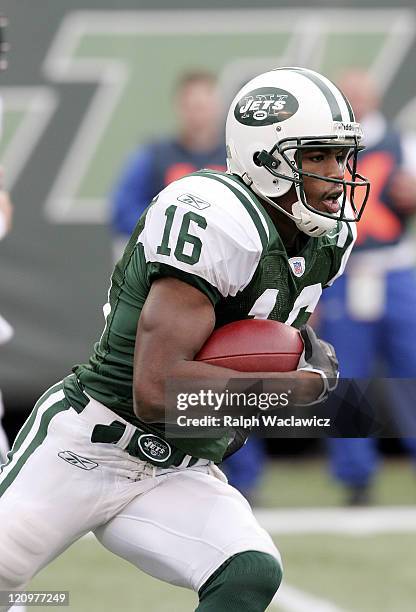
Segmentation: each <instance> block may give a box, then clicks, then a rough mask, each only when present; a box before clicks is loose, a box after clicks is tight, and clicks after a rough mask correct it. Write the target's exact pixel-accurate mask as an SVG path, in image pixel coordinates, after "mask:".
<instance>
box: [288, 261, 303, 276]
mask: <svg viewBox="0 0 416 612" xmlns="http://www.w3.org/2000/svg"><path fill="white" fill-rule="evenodd" d="M289 265H290V267H291V268H292V271H293V274H294V275H295V276H302V274H303V273H304V272H305V258H304V257H291V258H290V259H289Z"/></svg>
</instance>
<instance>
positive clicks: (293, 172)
mask: <svg viewBox="0 0 416 612" xmlns="http://www.w3.org/2000/svg"><path fill="white" fill-rule="evenodd" d="M362 136H363V133H362V130H361V127H360V125H359V124H358V123H356V122H355V118H354V113H353V110H352V108H351V105H350V103H349V102H348V100H347V99H346V97H345V96H344V94H343V93H342V92H341V91H340V90H339V89H338V88H337V87H336V86H335V85H334V84H333V83H332V82H331V81H329V80H328V79H327V78H326V77H324V76H322V75H321V74H319V73H317V72H314V71H313V70H307V69H305V68H296V67H292V68H279V69H277V70H272V71H270V72H266V73H264V74H261V75H259V76H257V77H255V78H254V79H252V80H251V81H249V82H248V83H247V84H246V85H244V87H243V88H242V89H240V91H239V92H238V94H237V95H236V96H235V98H234V100H233V102H232V103H231V107H230V110H229V112H228V117H227V124H226V144H227V166H228V171H229V172H232V173H233V174H237V175H238V176H240V177H241V178H242V179H243V181H244V182H245V183H246V185H248V186H249V187H250V188H251V189H252V190H253V191H254V192H255V193H256V194H257V195H258V196H260V198H263V199H264V200H266V201H267V202H269V203H270V204H271V205H272V206H274V207H275V208H277V209H278V210H280V211H281V212H283V213H284V214H285V215H287V216H288V217H290V218H291V219H292V220H293V221H294V222H295V224H296V226H297V227H298V229H299V230H301V231H302V232H305V233H306V234H308V235H310V236H323V235H325V234H328V233H329V232H331V231H332V230H333V229H335V227H336V224H337V221H339V220H341V221H349V222H353V221H354V222H355V221H359V219H360V218H361V215H362V212H363V209H364V206H365V204H366V202H367V199H368V194H369V190H370V184H369V181H368V180H367V179H365V178H364V177H362V176H361V175H359V174H358V173H357V154H358V152H359V151H360V150H361V149H362V148H363V147H362V146H360V142H361V139H362ZM317 144H319V147H317ZM324 147H336V148H337V149H338V148H345V149H346V153H347V156H346V158H347V157H348V158H349V161H348V170H349V173H350V175H351V176H350V178H349V179H336V178H328V177H325V176H321V175H319V174H312V173H308V172H305V171H304V170H303V169H302V150H305V149H308V148H309V149H311V148H313V149H316V148H324ZM304 176H310V177H313V178H317V179H321V180H324V181H326V182H329V183H334V187H335V186H337V187H339V185H341V186H342V190H343V195H342V200H340V209H339V211H338V212H337V213H329V212H328V213H325V212H321V211H318V210H316V209H315V208H313V207H312V206H310V205H309V204H308V202H307V198H306V195H305V190H304V185H303V177H304ZM292 185H294V186H295V189H296V194H297V201H296V202H295V203H294V204H293V205H292V212H291V213H290V212H288V211H287V210H285V209H284V208H283V207H282V206H280V205H279V203H278V202H279V197H281V196H282V195H284V194H286V193H287V192H288V191H289V189H290V188H291V187H292ZM359 187H363V188H364V189H365V192H364V194H363V197H362V198H361V203H360V204H359V205H356V202H355V201H354V195H355V192H356V190H357V189H358V188H359ZM347 189H349V192H350V193H349V194H348V193H347ZM347 196H348V197H349V200H348V198H347ZM349 203H350V204H351V206H349ZM351 209H352V210H351Z"/></svg>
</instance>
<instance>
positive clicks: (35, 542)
mask: <svg viewBox="0 0 416 612" xmlns="http://www.w3.org/2000/svg"><path fill="white" fill-rule="evenodd" d="M78 416H79V415H78V414H77V413H76V412H75V411H74V410H73V409H72V408H71V407H70V406H69V403H68V401H67V400H66V399H65V397H64V393H63V391H62V387H61V386H60V385H59V384H58V385H56V386H55V387H53V388H52V389H51V390H49V392H47V393H46V394H45V395H44V396H43V398H41V400H39V402H38V403H37V404H36V406H35V409H34V410H33V412H32V414H31V415H30V417H29V418H28V420H27V421H26V423H25V424H24V426H23V427H22V429H21V430H20V432H19V434H18V436H17V437H16V440H15V442H14V444H13V447H12V453H11V455H9V460H8V462H7V463H6V464H5V465H4V466H3V467H2V471H1V474H0V525H1V530H0V551H1V553H0V586H1V587H3V588H18V587H20V586H22V585H24V584H25V583H26V582H27V581H28V580H30V578H31V577H32V576H33V575H35V574H36V573H37V572H38V571H39V569H41V568H42V567H43V566H44V565H45V564H46V563H47V562H48V561H50V560H51V559H52V558H54V557H55V556H56V555H57V554H58V553H59V552H60V551H62V550H64V549H65V548H66V547H67V546H68V545H69V544H70V543H71V542H73V541H74V540H75V539H77V538H78V537H80V536H81V535H82V534H83V533H85V532H86V531H89V530H90V529H91V527H92V526H95V525H96V524H97V523H96V520H97V516H96V514H97V510H96V505H97V502H98V500H99V498H100V489H101V488H102V485H103V483H102V475H101V474H99V473H98V470H86V469H79V468H77V467H76V466H75V465H74V464H73V463H70V462H68V461H67V460H66V459H65V458H68V456H69V455H68V451H67V449H71V450H77V448H75V449H74V442H73V440H78V444H81V443H82V442H81V440H82V437H83V435H84V429H85V426H84V425H83V423H82V422H81V421H80V419H78ZM97 467H98V465H97Z"/></svg>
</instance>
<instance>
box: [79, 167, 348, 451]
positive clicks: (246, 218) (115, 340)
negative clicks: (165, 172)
mask: <svg viewBox="0 0 416 612" xmlns="http://www.w3.org/2000/svg"><path fill="white" fill-rule="evenodd" d="M353 226H354V224H348V223H345V222H342V223H341V222H340V223H338V227H337V228H336V230H335V231H334V232H333V233H332V234H331V235H329V236H324V237H322V238H309V240H307V241H305V244H304V246H303V248H302V249H301V250H300V252H299V253H297V254H296V256H292V257H289V256H288V254H287V252H286V249H285V246H284V244H283V242H282V240H281V238H280V236H279V233H278V230H277V228H276V227H275V225H274V224H273V222H272V220H271V218H270V217H269V215H268V213H267V212H266V210H265V209H264V207H263V206H262V204H261V202H260V201H259V199H258V198H256V196H255V195H254V194H253V192H252V191H250V190H249V189H248V188H247V187H246V186H245V185H244V183H243V182H242V181H241V180H240V179H239V178H238V177H237V176H235V175H231V174H227V173H222V172H217V171H211V170H202V171H200V172H196V173H194V174H191V175H189V176H186V177H184V178H182V179H179V180H178V181H175V182H174V183H172V184H170V185H169V186H168V187H166V188H165V189H164V190H163V191H162V192H161V193H160V194H159V195H158V196H157V197H156V198H155V200H154V201H153V202H152V204H151V205H150V206H149V207H148V208H147V210H146V211H145V212H144V214H143V215H142V217H141V218H140V220H139V222H138V224H137V226H136V228H135V230H134V232H133V235H132V236H131V239H130V241H129V243H128V245H127V247H126V249H125V252H124V254H123V257H122V258H121V260H120V261H119V262H118V263H117V265H116V267H115V270H114V272H113V275H112V278H111V285H110V289H109V295H108V302H107V304H106V305H105V306H104V315H105V319H106V323H105V328H104V331H103V333H102V335H101V338H100V340H99V341H98V342H97V343H96V344H95V347H94V352H93V355H92V356H91V358H90V360H89V363H88V364H83V365H77V366H75V368H74V369H73V371H74V372H75V374H76V376H77V378H78V380H79V382H80V383H81V384H82V385H83V387H84V388H85V390H86V392H87V393H88V394H89V395H91V396H92V397H94V398H95V399H97V400H98V401H100V402H102V403H103V404H105V405H106V406H107V407H108V408H110V409H111V410H113V411H114V412H115V413H117V414H118V415H120V416H122V417H123V418H124V419H126V420H127V421H129V422H131V423H133V424H134V425H140V427H142V428H144V429H148V430H150V431H155V427H152V426H149V425H148V424H145V423H142V422H141V421H139V420H138V419H137V417H136V416H135V414H134V411H133V397H132V384H133V358H134V346H135V339H136V330H137V324H138V320H139V318H140V313H141V310H142V307H143V304H144V302H145V300H146V298H147V295H148V293H149V291H150V287H151V285H152V282H153V281H154V280H155V279H157V278H161V277H166V276H173V277H175V278H178V279H180V280H182V281H185V282H186V283H189V284H191V285H193V286H194V287H197V288H198V289H199V290H200V291H202V292H203V293H205V294H206V295H207V296H208V298H209V299H210V300H211V302H212V305H213V307H214V309H215V316H216V326H217V327H220V326H222V325H224V324H226V323H229V322H231V321H237V320H240V319H247V318H260V319H273V320H276V321H281V322H284V323H286V324H288V325H293V326H295V327H299V326H300V325H302V324H304V323H306V321H307V320H308V318H309V316H310V315H311V313H312V312H313V310H314V308H315V306H316V304H317V302H318V300H319V297H320V295H321V293H322V290H323V288H324V287H326V286H328V285H330V284H332V282H333V281H334V279H335V278H336V277H337V276H339V275H340V274H341V273H342V271H343V269H344V267H345V264H346V261H347V259H348V256H349V254H350V251H351V249H352V246H353V243H354V239H355V231H356V230H355V228H354V227H353ZM67 380H69V381H70V382H68V383H67V390H68V392H69V393H71V384H72V385H73V383H71V379H67ZM72 391H73V392H74V393H75V392H76V390H75V389H74V388H72ZM156 429H158V430H159V428H158V427H157V426H156ZM228 439H229V438H228V437H227V436H224V437H222V438H219V439H212V438H211V439H205V440H195V439H180V440H175V441H174V443H175V445H176V446H177V447H179V448H180V449H181V450H183V451H185V452H186V453H188V454H190V455H194V456H198V457H205V458H210V459H213V460H215V461H219V460H220V459H221V457H222V455H223V453H224V451H225V449H226V448H227V444H228Z"/></svg>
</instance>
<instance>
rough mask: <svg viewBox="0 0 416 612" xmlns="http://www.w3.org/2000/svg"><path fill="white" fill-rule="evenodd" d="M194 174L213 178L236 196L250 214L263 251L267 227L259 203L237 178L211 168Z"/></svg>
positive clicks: (266, 238)
mask: <svg viewBox="0 0 416 612" xmlns="http://www.w3.org/2000/svg"><path fill="white" fill-rule="evenodd" d="M195 175H196V176H200V177H201V178H208V179H211V180H215V181H216V182H218V183H220V184H222V185H224V186H225V187H227V189H228V190H229V191H231V193H232V194H233V195H234V196H235V197H236V198H237V200H238V201H239V202H240V203H241V204H242V205H243V207H244V208H245V210H246V211H247V212H248V214H249V215H250V217H251V220H252V221H253V224H254V226H255V228H256V230H257V232H258V235H259V238H260V241H261V245H262V249H263V252H264V251H265V249H266V248H267V245H268V243H269V235H270V234H269V228H268V224H267V221H266V220H265V217H264V214H263V212H262V211H260V209H259V205H258V204H256V203H255V202H254V199H253V198H252V197H251V194H249V193H247V192H246V191H245V189H244V188H242V186H241V185H240V184H239V182H238V181H237V180H235V179H233V178H231V176H230V175H227V174H226V173H225V172H224V173H220V172H216V171H213V170H202V171H200V172H197V173H195Z"/></svg>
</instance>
